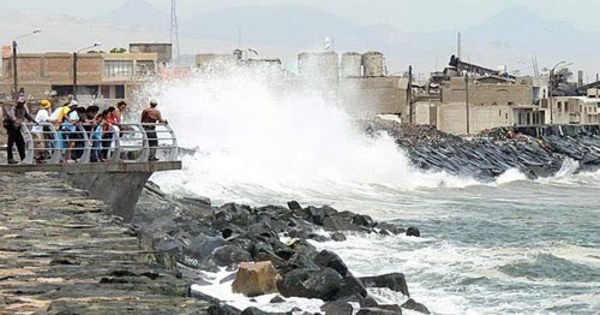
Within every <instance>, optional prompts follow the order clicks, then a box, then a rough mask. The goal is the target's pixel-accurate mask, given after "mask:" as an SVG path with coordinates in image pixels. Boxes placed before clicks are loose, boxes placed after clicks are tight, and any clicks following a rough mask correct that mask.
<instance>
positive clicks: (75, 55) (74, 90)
mask: <svg viewBox="0 0 600 315" xmlns="http://www.w3.org/2000/svg"><path fill="white" fill-rule="evenodd" d="M100 45H102V43H100V42H96V43H94V45H92V46H88V47H84V48H81V49H79V50H77V51H74V52H73V99H77V58H78V57H77V55H78V54H79V53H80V52H82V51H84V50H86V49H90V48H95V47H98V46H100Z"/></svg>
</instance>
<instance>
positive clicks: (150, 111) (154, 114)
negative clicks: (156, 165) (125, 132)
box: [141, 99, 168, 161]
mask: <svg viewBox="0 0 600 315" xmlns="http://www.w3.org/2000/svg"><path fill="white" fill-rule="evenodd" d="M157 106H158V102H157V101H156V100H155V99H152V100H151V101H150V107H146V108H145V109H144V110H143V111H142V119H141V122H142V124H156V123H163V124H167V123H168V122H167V120H166V119H163V118H162V115H161V113H160V111H159V110H158V109H157V108H156V107H157ZM142 126H143V127H144V130H145V131H146V136H147V137H148V146H149V147H150V156H149V157H148V161H158V158H157V157H156V149H157V148H158V138H157V136H156V126H151V125H142Z"/></svg>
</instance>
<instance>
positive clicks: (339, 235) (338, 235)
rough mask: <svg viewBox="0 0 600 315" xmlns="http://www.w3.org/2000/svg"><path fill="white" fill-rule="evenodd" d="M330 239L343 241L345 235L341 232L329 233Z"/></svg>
mask: <svg viewBox="0 0 600 315" xmlns="http://www.w3.org/2000/svg"><path fill="white" fill-rule="evenodd" d="M331 239H332V240H334V241H336V242H343V241H345V240H346V235H344V233H342V232H333V233H331Z"/></svg>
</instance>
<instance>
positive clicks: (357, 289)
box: [336, 272, 368, 301]
mask: <svg viewBox="0 0 600 315" xmlns="http://www.w3.org/2000/svg"><path fill="white" fill-rule="evenodd" d="M367 295H368V293H367V289H366V288H365V286H364V284H363V283H362V282H361V281H360V280H358V279H356V278H355V277H354V276H352V274H350V272H348V274H347V275H346V276H345V277H344V279H342V288H341V289H340V291H338V293H337V298H336V299H344V298H350V297H353V296H356V297H357V300H359V301H360V300H362V299H365V298H367Z"/></svg>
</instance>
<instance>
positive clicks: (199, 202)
mask: <svg viewBox="0 0 600 315" xmlns="http://www.w3.org/2000/svg"><path fill="white" fill-rule="evenodd" d="M179 201H181V202H183V203H187V204H190V205H193V206H196V207H200V208H210V205H211V203H210V198H208V197H183V198H181V199H179Z"/></svg>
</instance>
